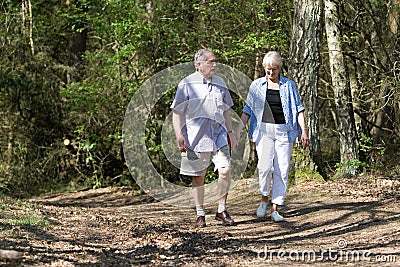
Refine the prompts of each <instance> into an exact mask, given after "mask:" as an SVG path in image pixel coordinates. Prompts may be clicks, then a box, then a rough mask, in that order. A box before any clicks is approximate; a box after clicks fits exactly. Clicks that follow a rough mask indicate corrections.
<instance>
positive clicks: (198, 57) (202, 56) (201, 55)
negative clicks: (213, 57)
mask: <svg viewBox="0 0 400 267" xmlns="http://www.w3.org/2000/svg"><path fill="white" fill-rule="evenodd" d="M209 53H211V54H214V52H213V51H211V50H210V49H207V48H202V49H200V50H199V51H197V52H196V54H195V55H194V66H195V68H196V69H197V66H196V64H197V62H202V61H206V60H207V54H209Z"/></svg>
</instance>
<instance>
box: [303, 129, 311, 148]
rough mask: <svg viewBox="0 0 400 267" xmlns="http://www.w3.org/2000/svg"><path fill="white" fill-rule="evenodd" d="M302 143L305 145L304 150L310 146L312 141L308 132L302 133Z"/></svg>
mask: <svg viewBox="0 0 400 267" xmlns="http://www.w3.org/2000/svg"><path fill="white" fill-rule="evenodd" d="M301 143H302V144H303V148H306V147H308V146H309V145H310V139H309V138H308V134H307V130H303V131H302V134H301Z"/></svg>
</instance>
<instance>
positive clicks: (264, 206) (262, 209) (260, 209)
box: [257, 201, 268, 217]
mask: <svg viewBox="0 0 400 267" xmlns="http://www.w3.org/2000/svg"><path fill="white" fill-rule="evenodd" d="M267 206H268V202H264V201H261V203H260V205H258V208H257V217H264V216H265V214H266V213H267Z"/></svg>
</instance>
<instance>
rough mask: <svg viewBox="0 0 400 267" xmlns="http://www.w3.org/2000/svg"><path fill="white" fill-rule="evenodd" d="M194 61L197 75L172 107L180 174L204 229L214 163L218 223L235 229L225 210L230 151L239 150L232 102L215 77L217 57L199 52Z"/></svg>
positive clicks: (180, 91) (184, 84)
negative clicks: (206, 180) (188, 179)
mask: <svg viewBox="0 0 400 267" xmlns="http://www.w3.org/2000/svg"><path fill="white" fill-rule="evenodd" d="M194 61H195V67H196V71H195V72H194V73H193V74H191V75H189V76H187V77H185V78H184V79H183V80H182V81H181V82H180V83H179V85H178V88H177V91H176V95H175V99H174V102H173V103H172V105H171V109H172V110H173V116H172V120H173V126H174V130H175V134H176V140H177V145H178V148H179V150H180V151H181V155H182V158H181V168H180V173H181V174H183V175H188V176H191V177H192V188H193V196H194V201H195V205H196V213H197V219H196V224H195V226H196V227H205V226H206V220H205V211H204V206H203V205H204V178H205V174H206V170H207V167H208V166H209V165H210V163H211V161H212V162H213V163H214V165H215V169H217V170H218V185H217V186H218V188H217V194H218V210H217V213H216V215H215V219H216V220H219V221H221V222H222V224H223V225H233V224H234V221H233V220H232V218H231V217H230V216H229V214H228V212H227V210H226V199H227V196H228V191H229V187H230V182H231V178H230V173H231V169H230V151H229V150H230V149H233V148H235V147H236V146H237V139H236V136H235V135H234V134H233V131H232V120H231V116H230V111H229V109H230V108H231V107H232V106H233V101H232V98H231V95H230V93H229V90H228V88H227V86H226V84H225V82H224V80H223V79H222V78H221V77H219V76H217V75H215V69H216V66H217V64H216V57H215V55H214V53H213V52H212V51H211V50H208V49H200V50H199V51H198V52H197V53H196V55H195V58H194ZM228 138H229V141H230V147H229V142H228Z"/></svg>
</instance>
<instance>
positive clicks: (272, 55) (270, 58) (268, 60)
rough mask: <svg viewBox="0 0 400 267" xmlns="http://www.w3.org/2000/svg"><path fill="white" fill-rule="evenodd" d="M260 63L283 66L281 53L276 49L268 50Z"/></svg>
mask: <svg viewBox="0 0 400 267" xmlns="http://www.w3.org/2000/svg"><path fill="white" fill-rule="evenodd" d="M262 65H263V66H264V67H267V66H278V67H279V68H281V67H282V66H283V59H282V57H281V55H280V54H279V53H278V52H276V51H270V52H268V53H267V54H265V56H264V59H263V62H262Z"/></svg>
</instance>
